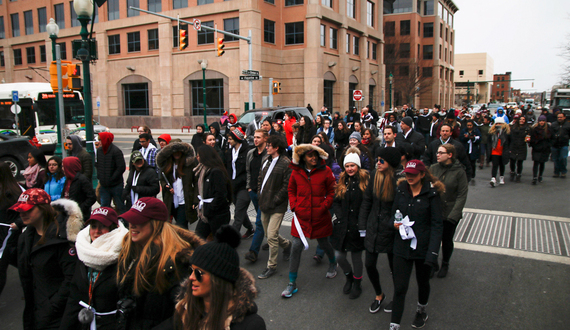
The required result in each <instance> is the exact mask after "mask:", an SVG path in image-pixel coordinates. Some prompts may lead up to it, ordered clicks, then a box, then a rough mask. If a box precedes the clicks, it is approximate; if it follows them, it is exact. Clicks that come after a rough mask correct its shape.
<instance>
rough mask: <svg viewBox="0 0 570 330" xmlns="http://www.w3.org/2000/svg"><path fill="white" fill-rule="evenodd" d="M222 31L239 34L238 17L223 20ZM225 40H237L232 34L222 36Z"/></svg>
mask: <svg viewBox="0 0 570 330" xmlns="http://www.w3.org/2000/svg"><path fill="white" fill-rule="evenodd" d="M224 31H228V32H231V33H233V34H238V35H239V17H234V18H228V19H225V20H224ZM224 39H225V41H238V40H239V39H238V38H234V37H232V36H228V35H226V36H224Z"/></svg>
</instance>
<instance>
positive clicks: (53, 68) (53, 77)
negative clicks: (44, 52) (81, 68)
mask: <svg viewBox="0 0 570 330" xmlns="http://www.w3.org/2000/svg"><path fill="white" fill-rule="evenodd" d="M66 73H67V64H63V63H62V64H61V77H62V78H61V84H62V85H63V86H61V89H62V90H63V89H65V88H66V87H67V79H65V78H63V76H65V74H66ZM49 75H50V84H51V89H52V90H53V92H54V93H57V89H58V85H57V63H56V62H55V61H53V62H51V65H50V66H49Z"/></svg>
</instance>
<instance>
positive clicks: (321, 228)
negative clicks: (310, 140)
mask: <svg viewBox="0 0 570 330" xmlns="http://www.w3.org/2000/svg"><path fill="white" fill-rule="evenodd" d="M310 150H317V151H318V152H319V156H320V157H321V158H322V159H321V160H320V164H319V165H318V166H317V167H316V168H315V169H313V170H312V171H311V172H310V173H309V172H307V170H306V169H305V167H304V166H303V165H299V160H300V159H301V158H302V156H303V155H304V154H305V153H306V152H307V151H310ZM327 156H328V155H327V153H326V152H325V151H323V150H322V149H321V148H319V147H315V146H312V145H308V144H303V145H300V146H298V147H296V148H295V152H294V153H293V162H292V163H291V164H290V165H289V167H291V169H292V170H293V171H292V173H291V178H290V179H289V189H288V190H289V205H290V206H291V210H293V212H295V214H296V215H297V218H298V219H299V223H300V225H301V228H302V229H303V233H304V234H305V237H307V238H308V239H316V238H322V237H328V236H331V235H332V221H331V214H330V212H329V209H330V208H331V206H332V203H333V198H334V191H335V184H336V180H335V178H334V175H333V173H332V171H331V169H330V168H328V167H327V166H326V165H325V161H324V159H326V157H327ZM301 162H303V161H301ZM291 235H293V236H295V237H300V235H299V233H298V232H297V228H296V227H295V224H293V225H292V226H291Z"/></svg>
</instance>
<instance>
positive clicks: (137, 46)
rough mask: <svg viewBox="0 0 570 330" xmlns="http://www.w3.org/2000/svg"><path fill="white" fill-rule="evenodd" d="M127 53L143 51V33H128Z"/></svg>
mask: <svg viewBox="0 0 570 330" xmlns="http://www.w3.org/2000/svg"><path fill="white" fill-rule="evenodd" d="M127 51H128V52H129V53H132V52H140V51H141V33H140V32H139V31H137V32H130V33H127Z"/></svg>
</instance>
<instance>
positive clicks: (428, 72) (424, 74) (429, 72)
mask: <svg viewBox="0 0 570 330" xmlns="http://www.w3.org/2000/svg"><path fill="white" fill-rule="evenodd" d="M432 75H433V68H432V67H431V66H428V67H424V68H422V77H426V78H428V77H431V76H432Z"/></svg>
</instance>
